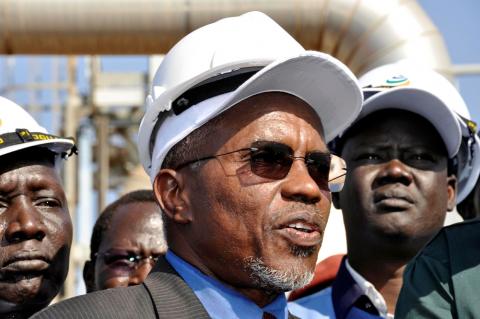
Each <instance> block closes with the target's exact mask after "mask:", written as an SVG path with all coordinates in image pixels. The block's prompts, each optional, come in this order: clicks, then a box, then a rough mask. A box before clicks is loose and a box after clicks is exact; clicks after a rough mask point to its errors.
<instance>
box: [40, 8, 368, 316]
mask: <svg viewBox="0 0 480 319" xmlns="http://www.w3.org/2000/svg"><path fill="white" fill-rule="evenodd" d="M361 103H362V95H361V92H360V89H359V87H358V85H357V83H356V80H355V77H354V76H353V74H352V73H351V72H350V71H349V70H348V69H347V68H346V67H345V66H344V65H343V64H341V63H340V62H339V61H337V60H336V59H334V58H332V57H331V56H329V55H326V54H322V53H319V52H313V51H305V50H304V49H303V48H302V47H301V46H300V45H299V44H298V43H297V42H296V41H295V40H294V39H293V38H292V37H291V36H290V35H288V33H286V32H285V31H284V30H283V29H282V28H280V26H278V25H277V24H276V23H275V22H274V21H273V20H271V19H270V18H268V17H267V16H265V15H264V14H262V13H259V12H253V13H247V14H245V15H242V16H240V17H235V18H227V19H223V20H220V21H218V22H216V23H213V24H210V25H207V26H205V27H202V28H200V29H198V30H196V31H194V32H192V33H191V34H189V35H187V36H186V37H185V38H184V39H182V40H181V41H180V42H179V43H178V44H177V45H176V46H175V47H173V48H172V49H171V51H170V52H169V53H168V54H167V55H166V56H165V59H164V61H163V63H162V64H161V66H160V67H159V69H158V71H157V74H156V76H155V78H154V81H153V87H152V91H151V95H150V96H149V97H148V98H147V111H146V114H145V117H144V118H143V121H142V124H141V126H140V131H139V141H138V142H139V152H140V157H141V159H142V162H143V165H144V167H145V170H146V171H147V172H148V174H149V175H150V178H151V180H152V182H153V188H154V192H155V195H156V198H157V200H158V202H159V203H160V206H161V208H162V211H163V217H164V222H165V229H166V237H167V244H168V247H169V250H168V251H167V254H166V257H165V258H162V257H161V258H159V261H158V262H157V265H156V267H155V268H154V269H153V270H152V272H151V273H150V275H149V276H148V277H147V279H146V280H145V282H144V283H143V284H141V285H139V286H135V287H129V288H122V289H118V290H107V291H101V292H94V293H91V294H89V295H87V296H82V297H80V298H77V299H73V300H72V301H67V302H66V303H63V304H62V303H61V304H59V305H54V306H52V307H51V308H50V309H47V311H44V312H42V313H40V315H38V317H37V318H132V317H138V318H222V319H224V318H248V319H261V318H277V319H280V318H281V319H285V318H288V317H290V315H289V314H288V311H287V308H286V300H285V296H284V294H283V292H284V291H287V290H291V289H294V288H295V287H300V286H302V285H305V284H306V283H308V282H309V280H310V278H311V274H312V271H313V269H314V267H315V262H316V258H317V253H318V249H319V248H320V245H321V240H322V235H323V231H324V228H325V223H326V221H327V218H328V214H329V208H330V192H331V191H338V190H339V189H340V188H341V186H342V185H343V181H342V180H343V178H342V177H343V175H344V174H345V167H344V162H343V161H342V160H341V159H340V158H338V157H336V156H334V155H332V154H330V152H329V151H328V149H327V145H326V143H327V142H328V141H329V140H330V139H331V138H332V137H334V136H335V135H336V134H338V133H339V132H340V131H342V130H343V129H344V128H345V127H346V126H347V125H348V124H350V123H351V122H352V121H353V119H354V118H355V117H356V115H357V114H358V113H359V111H360V107H361ZM119 309H122V311H121V312H119V311H118V310H119Z"/></svg>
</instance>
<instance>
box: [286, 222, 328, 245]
mask: <svg viewBox="0 0 480 319" xmlns="http://www.w3.org/2000/svg"><path fill="white" fill-rule="evenodd" d="M278 231H279V232H280V234H281V235H282V236H283V237H284V238H286V239H287V240H288V241H289V242H291V243H292V244H294V245H296V246H305V247H306V246H315V245H319V244H320V243H321V240H322V235H321V233H320V229H319V226H318V225H315V224H312V223H308V222H305V221H294V222H289V223H288V224H285V225H283V226H282V227H280V228H279V229H278Z"/></svg>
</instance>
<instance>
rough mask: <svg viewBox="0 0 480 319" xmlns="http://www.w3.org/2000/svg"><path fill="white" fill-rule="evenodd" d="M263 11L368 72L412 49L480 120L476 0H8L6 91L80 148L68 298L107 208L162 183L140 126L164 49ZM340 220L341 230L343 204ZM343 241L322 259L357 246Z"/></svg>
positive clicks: (2, 71)
mask: <svg viewBox="0 0 480 319" xmlns="http://www.w3.org/2000/svg"><path fill="white" fill-rule="evenodd" d="M252 10H259V11H263V12H265V13H267V14H268V15H270V16H271V17H272V18H273V19H275V20H276V21H277V22H279V23H280V24H281V25H282V26H283V27H284V28H285V29H286V30H287V31H289V32H290V33H291V35H292V36H293V37H295V38H296V39H297V40H298V41H300V42H301V43H302V44H303V45H304V47H305V48H307V49H313V50H319V51H323V52H327V53H330V54H332V55H334V56H336V57H337V58H338V59H340V60H342V61H343V62H344V63H346V64H347V65H348V66H349V67H350V68H351V69H352V71H354V72H355V73H356V74H357V75H361V74H363V73H364V72H366V71H368V70H369V69H371V68H373V67H376V66H378V65H381V64H384V63H389V62H393V61H396V60H398V59H403V58H410V59H414V60H417V61H419V62H421V63H423V64H425V65H428V66H431V67H433V68H434V69H436V70H438V71H439V72H441V73H443V74H444V75H446V76H447V77H448V78H450V79H451V80H452V81H454V82H455V83H456V84H457V85H458V87H459V90H460V92H461V94H462V95H463V97H464V98H465V100H466V102H467V104H468V106H469V108H470V111H471V113H472V115H473V119H474V120H475V121H476V122H478V121H479V120H480V93H479V89H480V55H479V54H478V52H480V41H478V30H480V19H478V14H479V13H480V2H478V1H476V0H460V1H455V2H452V1H448V0H418V1H416V0H295V1H294V0H256V1H253V0H250V1H246V0H223V1H222V0H216V1H215V0H202V1H200V0H199V1H180V0H141V1H138V0H117V1H115V0H104V1H101V2H100V1H95V0H69V1H67V0H0V95H2V96H5V97H7V98H9V99H12V100H14V101H15V102H17V103H18V104H20V105H23V106H25V108H26V109H27V110H28V111H30V112H31V113H32V114H33V116H34V117H35V118H37V120H38V121H39V122H40V123H41V124H42V125H43V126H45V127H47V129H49V130H50V131H51V132H53V133H56V134H62V135H66V136H74V137H76V139H77V144H78V146H79V156H78V157H76V158H75V157H72V158H70V160H69V161H68V162H67V163H66V166H65V170H64V179H65V187H66V191H67V194H68V200H69V204H70V212H71V215H72V219H73V221H74V225H75V240H74V246H73V251H72V254H71V256H72V261H71V268H70V273H69V277H68V279H67V282H66V284H65V289H64V292H63V297H70V296H73V295H76V294H80V293H83V292H84V288H83V287H84V285H83V281H82V279H81V267H82V266H83V261H84V260H85V259H86V258H87V257H88V244H89V240H90V234H91V229H92V227H93V223H94V221H95V219H96V217H97V214H98V212H99V211H100V210H101V209H103V208H104V207H105V206H106V205H107V204H108V203H109V202H111V201H112V200H113V199H115V198H117V197H119V195H120V194H122V193H125V192H127V191H130V190H133V189H139V188H147V187H150V184H149V180H148V177H147V176H146V174H145V173H144V172H143V169H142V168H141V167H140V166H139V165H138V158H137V153H136V132H137V128H138V125H139V122H140V120H141V117H142V115H143V102H144V99H145V96H146V92H147V91H148V89H149V82H150V80H151V78H152V77H153V74H154V71H155V69H156V67H157V66H158V64H159V63H160V61H161V54H164V53H166V52H167V51H168V49H169V48H171V46H172V45H173V44H174V43H175V42H176V41H178V40H179V39H180V38H181V37H183V36H184V35H185V34H187V33H188V32H190V31H192V30H194V29H196V28H198V27H200V26H202V25H205V24H207V23H209V22H213V21H215V20H217V19H219V18H222V17H226V16H233V15H239V14H242V13H244V12H247V11H252ZM233 36H234V35H233ZM192 54H194V53H192ZM339 216H340V217H339ZM332 217H333V219H332V223H331V224H332V227H335V226H336V225H337V224H336V221H338V220H340V219H341V215H340V212H335V211H332ZM339 227H340V226H339ZM339 230H340V229H339V228H337V229H336V232H337V233H338V231H339ZM340 234H341V231H340ZM327 236H329V234H328V233H327ZM332 238H333V237H332ZM335 240H336V239H335V238H333V239H331V241H333V242H335ZM339 241H340V242H339V243H337V245H336V246H335V245H331V246H330V245H325V246H324V247H323V248H322V252H321V258H322V257H325V256H328V255H330V254H331V253H335V252H337V251H338V250H339V249H345V248H344V244H342V242H341V240H340V239H339ZM342 245H343V246H342ZM338 246H340V248H338ZM332 247H333V248H332Z"/></svg>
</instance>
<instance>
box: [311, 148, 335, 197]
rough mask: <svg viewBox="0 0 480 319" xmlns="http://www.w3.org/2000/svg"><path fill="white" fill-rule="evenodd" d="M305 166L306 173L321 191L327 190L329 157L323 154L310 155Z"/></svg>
mask: <svg viewBox="0 0 480 319" xmlns="http://www.w3.org/2000/svg"><path fill="white" fill-rule="evenodd" d="M306 164H307V167H308V173H309V174H310V176H311V177H312V178H313V180H314V181H315V183H317V185H318V186H319V187H320V188H321V189H327V190H328V189H329V188H328V174H329V170H330V155H328V154H325V153H310V154H309V155H308V156H307V159H306Z"/></svg>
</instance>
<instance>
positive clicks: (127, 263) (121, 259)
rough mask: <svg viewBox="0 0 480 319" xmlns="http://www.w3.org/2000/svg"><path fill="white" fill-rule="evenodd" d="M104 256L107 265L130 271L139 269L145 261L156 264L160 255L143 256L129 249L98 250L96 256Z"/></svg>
mask: <svg viewBox="0 0 480 319" xmlns="http://www.w3.org/2000/svg"><path fill="white" fill-rule="evenodd" d="M99 256H101V257H103V261H104V263H105V265H107V266H108V267H110V268H114V269H117V270H119V271H122V270H124V271H125V272H130V271H133V270H135V269H137V268H138V267H139V266H140V264H141V263H142V262H143V261H147V262H149V263H151V264H155V263H156V262H157V260H158V258H159V255H149V256H141V255H138V254H136V253H134V252H131V251H127V250H119V249H111V250H108V251H106V252H98V253H96V254H95V258H97V257H99Z"/></svg>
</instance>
